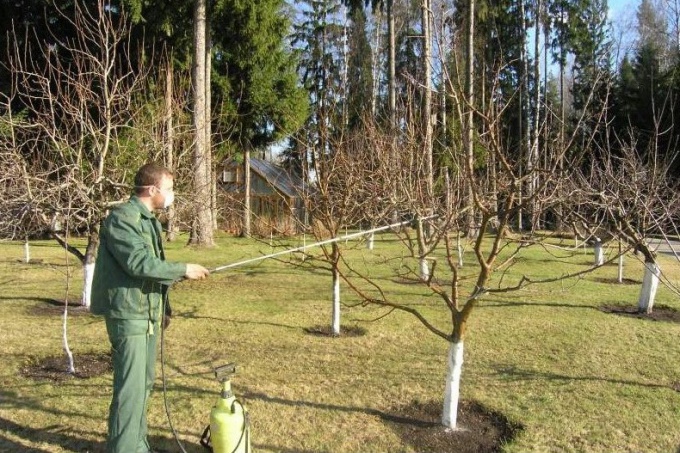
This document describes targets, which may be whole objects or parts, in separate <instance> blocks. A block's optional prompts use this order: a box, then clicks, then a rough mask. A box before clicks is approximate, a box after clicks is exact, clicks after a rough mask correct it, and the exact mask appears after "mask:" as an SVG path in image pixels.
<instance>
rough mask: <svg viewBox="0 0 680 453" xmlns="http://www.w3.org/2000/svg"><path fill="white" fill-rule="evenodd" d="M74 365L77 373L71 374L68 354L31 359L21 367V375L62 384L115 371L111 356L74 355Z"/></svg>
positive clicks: (102, 354)
mask: <svg viewBox="0 0 680 453" xmlns="http://www.w3.org/2000/svg"><path fill="white" fill-rule="evenodd" d="M73 363H74V368H75V373H69V372H68V359H67V357H66V354H61V355H59V356H50V357H43V358H37V357H31V358H29V359H28V360H27V361H26V363H25V364H24V365H23V366H22V367H21V370H20V373H21V375H22V376H23V377H26V378H30V379H34V380H38V381H52V382H61V381H65V380H67V379H89V378H93V377H96V376H101V375H102V374H105V373H109V372H111V371H112V370H113V367H112V366H111V355H110V354H104V353H85V354H73Z"/></svg>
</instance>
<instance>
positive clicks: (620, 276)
mask: <svg viewBox="0 0 680 453" xmlns="http://www.w3.org/2000/svg"><path fill="white" fill-rule="evenodd" d="M616 281H617V282H619V283H623V255H619V273H618V276H617V278H616Z"/></svg>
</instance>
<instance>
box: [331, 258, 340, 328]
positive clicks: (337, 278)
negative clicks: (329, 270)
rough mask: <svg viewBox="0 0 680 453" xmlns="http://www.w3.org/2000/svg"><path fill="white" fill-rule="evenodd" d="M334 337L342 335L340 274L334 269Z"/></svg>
mask: <svg viewBox="0 0 680 453" xmlns="http://www.w3.org/2000/svg"><path fill="white" fill-rule="evenodd" d="M331 322H332V325H331V327H332V329H333V335H340V272H339V271H338V269H337V267H335V266H334V267H333V319H332V321H331Z"/></svg>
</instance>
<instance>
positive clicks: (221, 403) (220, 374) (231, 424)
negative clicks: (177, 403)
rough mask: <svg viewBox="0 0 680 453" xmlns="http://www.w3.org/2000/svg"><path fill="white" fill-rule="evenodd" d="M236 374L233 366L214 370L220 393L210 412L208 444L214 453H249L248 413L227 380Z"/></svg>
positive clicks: (229, 365)
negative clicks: (220, 386) (220, 384)
mask: <svg viewBox="0 0 680 453" xmlns="http://www.w3.org/2000/svg"><path fill="white" fill-rule="evenodd" d="M235 372H236V366H235V365H234V364H231V363H230V364H228V365H224V366H221V367H218V368H217V369H215V376H216V377H217V379H218V380H219V381H220V382H221V383H222V392H221V394H220V397H219V399H218V400H217V403H215V406H214V407H213V408H212V411H210V443H211V444H212V449H213V452H214V453H250V451H251V450H250V426H249V422H248V411H247V409H246V408H245V406H243V404H241V402H240V401H239V400H237V399H236V397H235V396H234V393H233V392H232V391H231V382H230V380H229V378H230V377H231V375H232V374H234V373H235Z"/></svg>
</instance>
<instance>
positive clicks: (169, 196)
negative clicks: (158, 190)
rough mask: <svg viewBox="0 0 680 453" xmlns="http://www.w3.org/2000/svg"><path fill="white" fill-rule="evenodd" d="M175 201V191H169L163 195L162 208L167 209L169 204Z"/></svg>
mask: <svg viewBox="0 0 680 453" xmlns="http://www.w3.org/2000/svg"><path fill="white" fill-rule="evenodd" d="M174 201H175V192H170V193H168V194H166V195H165V198H164V199H163V209H168V208H169V207H170V205H171V204H172V203H173V202H174Z"/></svg>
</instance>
